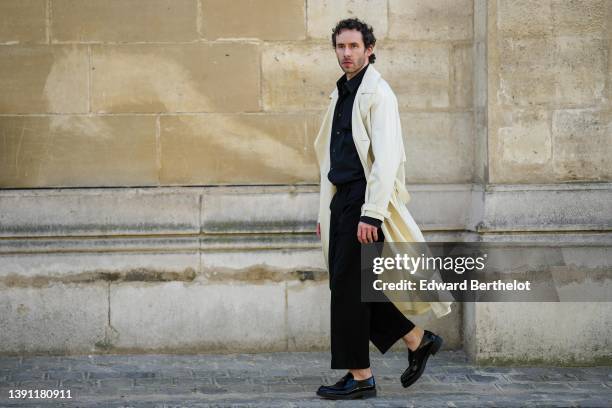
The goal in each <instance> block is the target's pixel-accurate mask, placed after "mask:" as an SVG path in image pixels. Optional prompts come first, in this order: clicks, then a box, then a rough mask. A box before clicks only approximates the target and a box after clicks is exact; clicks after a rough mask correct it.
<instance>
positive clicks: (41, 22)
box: [0, 0, 47, 43]
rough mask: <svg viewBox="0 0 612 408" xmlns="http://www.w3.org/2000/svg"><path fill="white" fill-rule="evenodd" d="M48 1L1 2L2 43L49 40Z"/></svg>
mask: <svg viewBox="0 0 612 408" xmlns="http://www.w3.org/2000/svg"><path fill="white" fill-rule="evenodd" d="M46 9H47V1H46V0H3V1H1V2H0V43H41V42H45V41H46V39H47V33H46V31H47V29H46V25H47V17H46V11H47V10H46Z"/></svg>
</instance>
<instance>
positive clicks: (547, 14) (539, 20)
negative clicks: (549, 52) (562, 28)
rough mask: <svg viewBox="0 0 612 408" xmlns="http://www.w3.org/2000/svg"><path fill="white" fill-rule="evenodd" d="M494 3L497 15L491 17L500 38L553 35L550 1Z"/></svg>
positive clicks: (503, 1)
mask: <svg viewBox="0 0 612 408" xmlns="http://www.w3.org/2000/svg"><path fill="white" fill-rule="evenodd" d="M495 2H496V3H497V13H496V14H495V15H492V16H491V17H493V23H494V24H496V25H497V29H498V30H499V34H500V35H501V36H508V37H526V36H551V35H552V34H553V29H554V27H553V9H552V4H551V0H520V1H516V0H496V1H495ZM536 55H538V54H537V53H536Z"/></svg>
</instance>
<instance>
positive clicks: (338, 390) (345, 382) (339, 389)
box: [317, 372, 376, 399]
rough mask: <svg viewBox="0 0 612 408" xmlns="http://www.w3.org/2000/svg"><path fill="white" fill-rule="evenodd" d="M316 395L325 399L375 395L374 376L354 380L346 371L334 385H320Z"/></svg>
mask: <svg viewBox="0 0 612 408" xmlns="http://www.w3.org/2000/svg"><path fill="white" fill-rule="evenodd" d="M317 395H318V396H320V397H323V398H327V399H355V398H369V397H375V396H376V382H375V381H374V376H371V377H370V378H367V379H365V380H355V378H353V374H351V373H350V372H349V373H347V374H346V375H345V376H344V377H342V378H341V379H340V381H338V382H337V383H335V384H334V385H322V386H320V387H319V389H318V390H317Z"/></svg>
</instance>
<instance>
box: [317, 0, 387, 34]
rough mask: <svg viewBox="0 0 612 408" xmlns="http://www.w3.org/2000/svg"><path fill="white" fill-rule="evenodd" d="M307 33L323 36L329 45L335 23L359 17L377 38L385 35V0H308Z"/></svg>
mask: <svg viewBox="0 0 612 408" xmlns="http://www.w3.org/2000/svg"><path fill="white" fill-rule="evenodd" d="M307 3H308V5H307V8H308V13H307V18H308V35H309V36H310V37H312V38H324V39H326V40H328V41H329V43H330V45H331V35H332V32H333V29H334V27H335V26H336V24H337V23H338V22H339V21H340V20H342V19H345V18H355V17H357V18H359V19H360V20H361V21H365V22H366V23H367V24H368V25H370V26H372V28H373V30H374V35H375V36H376V38H377V39H379V38H384V37H386V35H387V25H388V22H387V15H388V12H387V1H385V0H361V1H355V0H308V2H307Z"/></svg>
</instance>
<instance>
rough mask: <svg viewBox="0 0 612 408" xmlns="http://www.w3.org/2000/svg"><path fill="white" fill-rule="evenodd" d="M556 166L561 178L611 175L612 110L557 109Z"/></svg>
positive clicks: (606, 177)
mask: <svg viewBox="0 0 612 408" xmlns="http://www.w3.org/2000/svg"><path fill="white" fill-rule="evenodd" d="M552 140H553V145H554V149H553V152H554V153H553V155H554V156H553V168H554V172H555V175H556V176H557V177H558V178H559V179H561V180H568V181H570V180H571V181H577V180H581V181H582V180H593V181H605V180H610V179H611V178H612V161H611V160H610V157H612V111H610V110H608V111H602V110H593V109H568V110H557V111H554V112H553V115H552Z"/></svg>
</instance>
